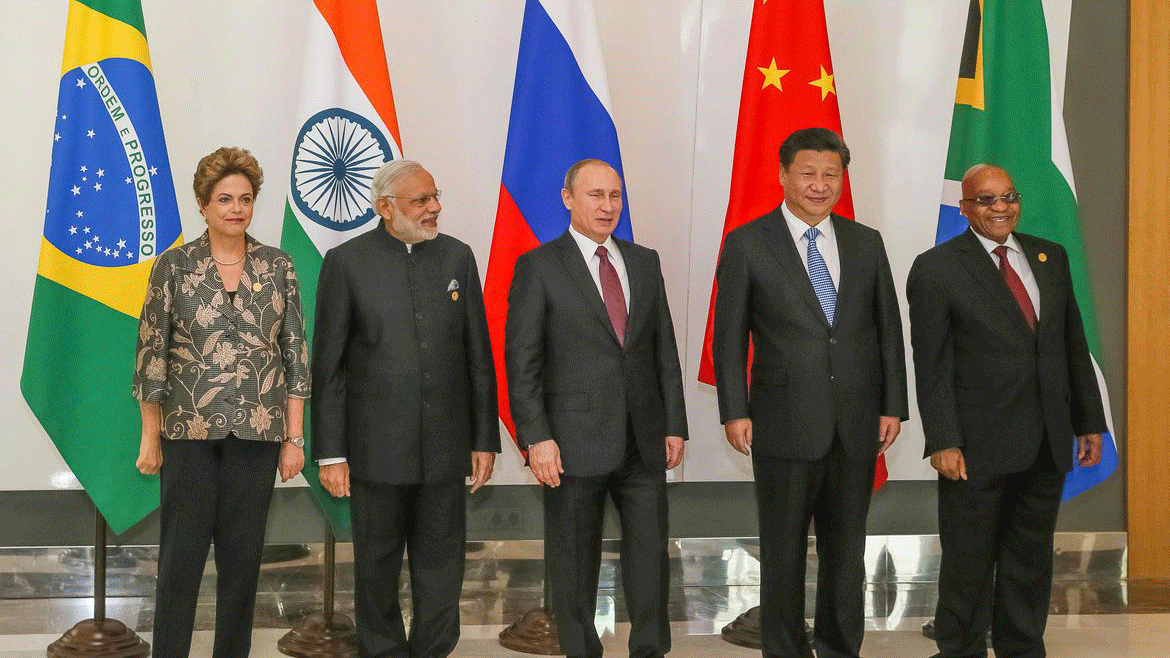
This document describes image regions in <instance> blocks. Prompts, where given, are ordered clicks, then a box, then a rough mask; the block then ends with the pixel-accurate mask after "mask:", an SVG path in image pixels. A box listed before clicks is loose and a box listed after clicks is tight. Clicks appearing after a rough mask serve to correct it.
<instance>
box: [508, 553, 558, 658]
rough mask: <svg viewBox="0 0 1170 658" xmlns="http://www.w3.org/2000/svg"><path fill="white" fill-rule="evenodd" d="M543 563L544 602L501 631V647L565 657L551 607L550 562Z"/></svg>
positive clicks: (521, 651) (544, 561)
mask: <svg viewBox="0 0 1170 658" xmlns="http://www.w3.org/2000/svg"><path fill="white" fill-rule="evenodd" d="M545 545H546V546H547V543H546V544H545ZM541 562H543V563H544V600H543V601H542V602H541V605H540V606H539V607H536V608H533V609H531V610H529V611H528V612H525V613H524V614H523V615H521V616H520V618H519V619H517V620H516V621H514V622H512V624H511V625H510V626H508V627H507V628H505V629H504V630H502V631H500V646H502V647H504V648H505V649H511V650H512V651H519V652H520V653H532V654H537V655H541V656H563V655H564V653H565V652H564V651H561V642H560V639H559V638H558V637H557V618H556V616H554V615H553V611H552V608H551V607H549V601H551V600H552V597H551V596H549V577H548V560H542V561H541Z"/></svg>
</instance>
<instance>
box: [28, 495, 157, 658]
mask: <svg viewBox="0 0 1170 658" xmlns="http://www.w3.org/2000/svg"><path fill="white" fill-rule="evenodd" d="M94 520H95V521H96V527H95V530H94V542H93V548H94V550H93V619H86V620H85V621H81V622H77V624H76V625H74V626H73V628H70V629H69V630H67V631H65V634H64V635H62V636H61V638H60V639H59V640H57V641H56V642H54V643H52V644H50V645H49V648H48V656H49V658H146V656H148V655H150V645H149V644H147V643H146V641H145V640H143V639H142V638H140V637H138V635H136V634H135V633H134V631H133V630H131V629H129V628H128V627H127V626H126V624H123V623H122V622H120V621H118V620H117V619H106V518H105V517H104V516H102V513H101V512H100V511H97V510H95V511H94Z"/></svg>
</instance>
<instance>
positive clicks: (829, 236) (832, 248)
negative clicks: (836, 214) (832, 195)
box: [780, 202, 841, 290]
mask: <svg viewBox="0 0 1170 658" xmlns="http://www.w3.org/2000/svg"><path fill="white" fill-rule="evenodd" d="M780 211H781V212H782V213H784V221H785V222H787V223H788V230H789V231H790V232H791V233H792V241H793V242H795V243H796V251H797V252H798V253H799V254H800V262H802V263H804V271H805V272H806V273H807V272H808V238H806V237H805V236H804V234H805V231H808V229H809V228H810V225H809V224H808V223H807V222H805V221H804V220H803V219H801V218H799V217H797V216H796V215H795V214H793V212H792V211H791V210H789V209H788V203H787V202H785V203H781V204H780ZM813 226H815V227H816V229H817V230H818V231H820V232H821V234H820V235H818V236H817V251H819V252H821V257H822V258H824V259H825V266H826V267H828V268H829V277H831V278H832V279H833V288H834V289H835V290H840V289H841V255H840V253H839V252H838V251H837V234H836V232H834V231H833V222H832V220H830V219H829V218H828V217H823V218H821V219H820V220H819V221H817V223H816V224H815V225H813Z"/></svg>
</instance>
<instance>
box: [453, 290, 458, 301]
mask: <svg viewBox="0 0 1170 658" xmlns="http://www.w3.org/2000/svg"><path fill="white" fill-rule="evenodd" d="M451 301H453V302H455V301H459V291H458V290H452V291H451Z"/></svg>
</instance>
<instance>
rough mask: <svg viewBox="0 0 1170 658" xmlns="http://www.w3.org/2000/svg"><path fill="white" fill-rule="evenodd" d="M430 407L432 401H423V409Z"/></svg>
mask: <svg viewBox="0 0 1170 658" xmlns="http://www.w3.org/2000/svg"><path fill="white" fill-rule="evenodd" d="M430 408H431V403H430V402H423V409H430Z"/></svg>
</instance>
